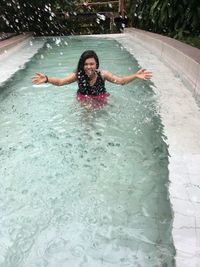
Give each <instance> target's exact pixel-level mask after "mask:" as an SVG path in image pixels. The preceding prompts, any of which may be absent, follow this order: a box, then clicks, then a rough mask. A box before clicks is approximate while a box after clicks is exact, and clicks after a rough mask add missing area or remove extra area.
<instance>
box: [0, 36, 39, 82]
mask: <svg viewBox="0 0 200 267" xmlns="http://www.w3.org/2000/svg"><path fill="white" fill-rule="evenodd" d="M33 43H34V45H33ZM43 45H44V41H43V40H42V39H41V38H40V39H39V40H35V38H33V37H32V34H31V33H24V34H20V35H17V36H14V37H11V38H9V39H6V40H3V41H0V73H1V75H0V85H1V84H3V83H4V82H6V81H7V80H8V79H10V78H11V77H12V75H13V74H14V73H15V72H16V71H18V70H19V69H21V68H23V67H24V65H25V63H26V62H28V61H29V60H30V58H31V57H32V56H33V55H34V54H36V53H37V52H38V49H40V48H41V47H42V46H43Z"/></svg>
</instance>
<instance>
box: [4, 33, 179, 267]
mask: <svg viewBox="0 0 200 267" xmlns="http://www.w3.org/2000/svg"><path fill="white" fill-rule="evenodd" d="M85 49H94V50H95V51H96V52H97V54H98V55H99V58H100V67H101V68H102V69H108V70H110V71H112V72H114V73H115V74H119V75H123V74H129V73H131V72H135V71H136V70H137V69H138V67H139V66H138V64H137V61H136V60H135V59H134V58H133V57H132V56H131V55H130V54H129V53H128V52H127V51H126V50H125V49H123V47H121V46H120V45H119V44H118V43H117V42H115V41H111V40H107V39H95V38H90V39H89V38H78V37H65V38H62V39H60V38H49V39H46V44H45V47H44V48H43V49H41V50H40V51H39V52H38V54H37V55H36V56H34V58H32V60H31V61H30V62H29V63H27V64H26V66H25V68H24V69H21V70H20V71H18V72H17V73H16V74H15V75H14V76H13V77H12V79H10V80H9V81H7V82H6V83H5V84H4V85H3V86H2V87H1V88H0V129H1V130H0V177H1V178H0V213H1V216H0V267H18V266H19V267H27V266H28V267H44V266H45V267H47V266H50V267H54V266H55V267H68V266H69V267H77V266H81V267H99V266H103V267H110V266H115V267H125V266H131V267H147V266H148V267H173V266H174V254H175V251H174V247H173V242H172V235H171V224H172V212H171V208H170V203H169V199H168V191H167V189H168V151H167V145H166V144H165V142H164V139H165V137H164V136H163V127H162V123H161V120H160V117H159V115H158V109H159V106H158V103H157V99H156V97H155V95H154V93H153V90H152V87H153V85H152V84H151V83H150V82H144V81H135V82H133V83H131V84H129V85H126V86H116V85H114V84H110V83H107V84H106V85H107V86H106V87H107V90H108V91H109V92H110V94H111V96H110V97H109V100H108V104H107V105H106V106H104V108H103V109H99V110H98V109H97V110H93V111H88V110H86V109H84V108H83V107H82V106H81V105H80V104H79V103H78V102H77V101H76V98H75V94H76V90H77V84H75V83H74V84H72V85H68V86H64V87H55V86H53V85H50V84H43V85H39V86H36V85H32V84H31V77H32V76H33V75H34V73H35V72H44V73H46V74H47V75H48V76H55V77H63V76H65V75H66V74H67V73H69V72H71V71H73V70H74V69H76V64H77V61H78V59H79V56H80V54H81V53H82V52H83V51H84V50H85Z"/></svg>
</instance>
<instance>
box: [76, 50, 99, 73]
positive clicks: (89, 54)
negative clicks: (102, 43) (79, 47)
mask: <svg viewBox="0 0 200 267" xmlns="http://www.w3.org/2000/svg"><path fill="white" fill-rule="evenodd" d="M88 58H94V59H95V61H96V64H97V69H98V68H99V58H98V56H97V54H96V53H95V52H94V51H93V50H86V51H85V52H83V54H82V55H81V57H80V59H79V62H78V66H77V70H76V73H77V75H78V73H80V72H82V73H84V64H85V61H86V60H87V59H88Z"/></svg>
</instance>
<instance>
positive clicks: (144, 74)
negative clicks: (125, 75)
mask: <svg viewBox="0 0 200 267" xmlns="http://www.w3.org/2000/svg"><path fill="white" fill-rule="evenodd" d="M136 77H137V78H138V79H142V80H149V79H151V77H152V72H150V71H147V70H145V69H141V70H139V71H138V72H136Z"/></svg>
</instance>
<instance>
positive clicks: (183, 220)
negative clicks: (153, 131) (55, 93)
mask: <svg viewBox="0 0 200 267" xmlns="http://www.w3.org/2000/svg"><path fill="white" fill-rule="evenodd" d="M16 37H17V36H16ZM16 37H12V38H10V39H9V41H11V40H13V45H14V46H13V45H12V44H9V47H6V46H4V48H3V49H4V51H5V50H6V51H7V49H8V48H9V50H10V51H13V52H12V53H14V52H15V51H16V49H17V47H18V46H19V43H20V42H18V45H17V46H16V43H15V41H16V39H15V38H16ZM90 37H93V36H90ZM95 37H103V38H112V39H113V38H114V39H116V40H117V41H118V42H119V43H121V45H122V49H124V48H125V49H126V50H128V51H129V52H130V53H131V54H132V55H134V57H135V58H136V59H137V60H138V63H139V65H140V66H141V67H143V68H146V69H149V70H152V71H153V73H154V76H153V78H152V81H153V83H154V85H155V86H154V88H153V90H154V91H155V94H156V96H157V98H158V103H159V114H160V116H161V119H162V123H163V126H164V134H165V136H166V138H167V139H166V140H165V142H166V143H167V144H168V149H169V154H170V157H169V180H170V184H169V195H170V202H171V205H172V209H173V213H174V221H173V230H172V234H173V240H174V246H175V248H176V266H177V267H200V139H199V132H200V111H199V106H198V103H197V100H196V99H195V97H197V98H198V96H199V95H200V50H199V49H196V48H193V47H191V46H188V45H185V44H182V43H180V42H178V41H176V40H173V39H171V38H167V37H164V36H160V35H157V34H153V33H149V32H145V31H141V30H136V29H133V28H131V29H126V30H125V33H123V34H113V35H96V36H95ZM7 41H8V40H7ZM18 41H19V40H18ZM2 42H4V41H1V42H0V51H2V50H1V49H2V47H1V43H2ZM4 44H5V43H4ZM11 47H12V48H11ZM7 55H8V53H7V52H6V53H5V52H4V53H2V54H0V59H1V60H2V59H4V60H5V59H7V58H8V57H7ZM24 60H25V59H24ZM13 61H14V58H12V61H11V62H12V63H11V62H10V63H9V62H8V63H9V64H13ZM4 63H5V62H4ZM20 64H22V61H21V62H20ZM2 65H3V64H2ZM3 67H4V69H3ZM17 68H19V66H18V67H17V65H16V66H15V71H16V70H17ZM0 71H1V73H2V71H3V72H5V71H6V68H5V64H4V66H2V70H1V69H0ZM13 71H14V69H13ZM5 78H6V77H5ZM0 82H1V80H0Z"/></svg>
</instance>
